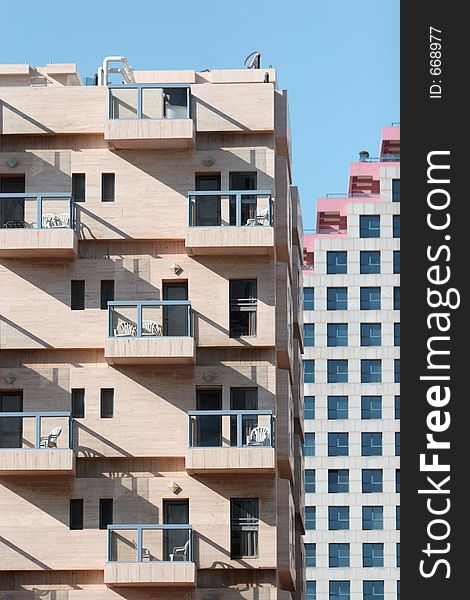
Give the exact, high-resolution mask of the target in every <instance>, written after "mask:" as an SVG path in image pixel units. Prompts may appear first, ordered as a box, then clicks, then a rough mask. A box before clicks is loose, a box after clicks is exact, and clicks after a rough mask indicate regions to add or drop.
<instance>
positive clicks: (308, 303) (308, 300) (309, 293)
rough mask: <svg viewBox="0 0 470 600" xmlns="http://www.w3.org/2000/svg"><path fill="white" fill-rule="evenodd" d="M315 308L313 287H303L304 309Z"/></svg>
mask: <svg viewBox="0 0 470 600" xmlns="http://www.w3.org/2000/svg"><path fill="white" fill-rule="evenodd" d="M314 309H315V288H313V287H305V288H304V310H314Z"/></svg>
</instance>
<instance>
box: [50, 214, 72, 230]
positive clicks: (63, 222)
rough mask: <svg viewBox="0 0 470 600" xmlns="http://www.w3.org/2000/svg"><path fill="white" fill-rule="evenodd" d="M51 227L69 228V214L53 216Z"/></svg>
mask: <svg viewBox="0 0 470 600" xmlns="http://www.w3.org/2000/svg"><path fill="white" fill-rule="evenodd" d="M52 227H70V214H69V213H60V214H59V215H55V219H54V224H53V225H52Z"/></svg>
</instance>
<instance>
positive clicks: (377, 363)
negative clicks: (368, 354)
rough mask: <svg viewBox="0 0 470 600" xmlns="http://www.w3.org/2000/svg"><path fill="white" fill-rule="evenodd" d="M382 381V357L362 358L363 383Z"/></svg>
mask: <svg viewBox="0 0 470 600" xmlns="http://www.w3.org/2000/svg"><path fill="white" fill-rule="evenodd" d="M381 382H382V361H381V360H380V358H374V359H363V360H361V383H381Z"/></svg>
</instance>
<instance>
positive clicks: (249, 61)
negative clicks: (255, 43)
mask: <svg viewBox="0 0 470 600" xmlns="http://www.w3.org/2000/svg"><path fill="white" fill-rule="evenodd" d="M243 66H244V67H246V68H247V69H260V68H261V53H260V52H252V53H251V54H248V56H247V57H246V58H245V62H244V63H243Z"/></svg>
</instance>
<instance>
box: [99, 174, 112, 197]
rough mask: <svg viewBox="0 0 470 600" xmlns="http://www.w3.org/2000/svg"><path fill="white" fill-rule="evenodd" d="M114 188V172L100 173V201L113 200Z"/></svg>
mask: <svg viewBox="0 0 470 600" xmlns="http://www.w3.org/2000/svg"><path fill="white" fill-rule="evenodd" d="M115 188H116V177H115V174H114V173H101V202H114V200H115V198H114V196H115Z"/></svg>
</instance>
